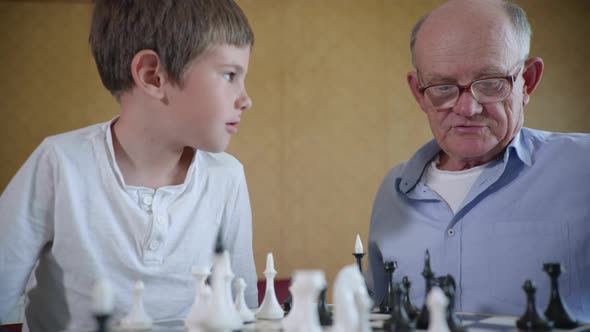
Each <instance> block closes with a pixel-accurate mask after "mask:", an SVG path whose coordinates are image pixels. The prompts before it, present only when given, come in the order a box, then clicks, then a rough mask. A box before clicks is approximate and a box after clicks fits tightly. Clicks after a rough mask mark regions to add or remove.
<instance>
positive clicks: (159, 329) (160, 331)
mask: <svg viewBox="0 0 590 332" xmlns="http://www.w3.org/2000/svg"><path fill="white" fill-rule="evenodd" d="M457 316H459V318H461V320H462V322H463V326H464V327H466V328H467V331H468V332H515V331H518V329H517V328H516V320H517V319H518V318H517V317H512V316H490V315H479V314H468V313H457ZM388 318H389V315H386V314H377V313H374V314H371V326H372V327H373V330H374V331H375V332H378V331H385V330H383V329H382V327H383V322H384V321H385V320H386V319H388ZM330 330H331V329H330V328H329V327H326V328H324V331H325V332H330ZM90 331H92V330H88V332H90ZM111 331H112V332H123V331H124V330H122V329H120V328H118V327H116V326H115V327H113V329H112V330H111ZM151 331H152V332H187V330H186V329H185V328H184V322H183V321H182V320H168V321H157V322H155V323H154V326H153V328H152V329H151ZM242 331H268V332H272V331H281V321H267V320H258V321H256V322H254V323H249V324H246V325H244V328H243V329H242ZM416 331H422V330H416ZM553 331H554V332H561V331H570V332H574V331H575V332H584V331H586V332H590V325H584V326H581V327H578V328H576V329H574V330H560V329H553ZM67 332H87V331H81V330H77V331H67ZM127 332H128V331H127Z"/></svg>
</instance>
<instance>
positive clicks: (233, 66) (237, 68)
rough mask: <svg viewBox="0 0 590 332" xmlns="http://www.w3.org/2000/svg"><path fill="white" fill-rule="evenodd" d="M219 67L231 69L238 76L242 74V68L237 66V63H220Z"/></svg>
mask: <svg viewBox="0 0 590 332" xmlns="http://www.w3.org/2000/svg"><path fill="white" fill-rule="evenodd" d="M221 66H222V67H231V68H233V69H234V70H235V72H236V73H238V74H242V73H243V72H244V67H242V66H241V65H239V64H237V63H222V64H221Z"/></svg>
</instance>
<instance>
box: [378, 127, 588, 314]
mask: <svg viewBox="0 0 590 332" xmlns="http://www.w3.org/2000/svg"><path fill="white" fill-rule="evenodd" d="M439 152H440V147H439V146H438V145H437V144H436V142H435V141H431V142H429V143H427V144H426V145H424V146H423V147H422V148H421V149H420V150H418V152H416V154H415V155H414V156H413V157H412V158H411V159H410V160H409V161H407V162H405V163H402V164H400V165H398V166H396V167H394V168H393V169H392V170H391V171H390V172H389V174H387V176H386V177H385V180H384V181H383V183H382V184H381V187H380V188H379V192H378V193H377V197H376V199H375V204H374V207H373V214H372V217H371V227H370V231H369V270H368V271H367V282H368V285H369V288H370V289H371V290H373V292H374V293H375V298H374V300H375V302H376V303H380V301H381V300H382V299H383V296H384V293H385V292H386V288H387V282H386V277H385V273H384V269H383V262H385V261H392V260H395V261H397V263H398V268H397V270H396V271H395V273H394V281H395V282H399V281H400V280H401V279H402V277H403V276H404V275H407V276H408V277H409V278H410V280H411V282H412V287H411V289H410V297H411V299H412V301H413V303H414V304H415V305H417V306H419V307H420V306H421V305H422V303H423V300H424V287H425V282H424V278H423V277H422V276H421V272H422V270H423V267H424V253H425V250H426V249H429V250H430V256H431V266H432V269H433V271H434V273H435V274H436V275H437V276H442V275H446V274H451V275H452V276H453V277H454V278H455V280H456V282H457V291H456V309H457V310H458V311H463V312H477V313H490V314H508V315H517V316H518V315H521V314H523V313H524V311H525V309H526V296H525V293H524V291H523V289H522V285H523V283H524V281H525V280H526V279H531V280H532V281H533V282H534V283H535V285H536V286H537V292H536V302H537V308H538V309H539V311H544V310H545V307H546V305H547V303H548V300H549V294H550V280H549V277H548V276H547V275H546V273H545V272H543V263H545V262H559V263H561V264H562V270H563V269H565V271H564V272H562V274H561V276H560V278H559V290H560V293H561V295H562V297H563V299H564V300H565V302H566V304H567V306H568V307H569V309H570V311H571V313H572V314H574V315H575V316H576V318H577V319H579V320H584V321H590V135H588V134H561V133H550V132H544V131H538V130H532V129H528V128H523V129H522V130H521V131H520V132H519V133H518V134H517V135H516V137H515V138H514V139H513V140H512V142H511V144H510V145H509V146H508V147H507V148H506V150H505V152H504V154H503V155H501V157H500V158H499V159H497V160H495V161H493V162H491V163H489V164H488V165H487V166H486V168H485V170H484V171H483V173H482V174H481V175H480V176H479V178H478V179H477V180H476V182H475V183H474V184H473V186H472V188H471V189H470V191H469V192H468V194H467V196H466V197H465V200H464V201H463V203H462V204H461V207H460V208H459V210H458V211H457V214H453V212H452V211H451V209H450V208H449V207H448V205H447V204H446V202H445V201H444V200H443V199H441V197H440V196H439V195H438V194H437V193H436V192H434V191H433V190H431V189H430V188H429V187H427V186H426V185H425V184H424V180H423V178H422V175H423V172H424V169H425V168H426V166H427V165H428V163H429V162H430V161H431V160H432V159H433V158H434V157H435V156H436V155H437V154H438V153H439Z"/></svg>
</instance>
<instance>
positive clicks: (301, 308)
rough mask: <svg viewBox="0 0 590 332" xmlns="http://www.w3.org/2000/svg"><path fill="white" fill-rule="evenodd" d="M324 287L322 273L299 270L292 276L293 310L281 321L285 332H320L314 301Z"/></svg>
mask: <svg viewBox="0 0 590 332" xmlns="http://www.w3.org/2000/svg"><path fill="white" fill-rule="evenodd" d="M325 286H326V277H325V276H324V272H322V271H317V270H299V271H295V273H294V275H293V285H292V286H291V293H292V294H293V308H292V309H291V311H290V312H289V314H288V315H287V316H286V317H285V319H283V321H282V326H283V330H284V331H285V332H321V331H322V327H321V326H320V319H319V316H318V310H317V306H316V305H315V303H314V302H315V301H316V300H317V299H318V296H319V295H320V291H321V290H322V288H324V287H325Z"/></svg>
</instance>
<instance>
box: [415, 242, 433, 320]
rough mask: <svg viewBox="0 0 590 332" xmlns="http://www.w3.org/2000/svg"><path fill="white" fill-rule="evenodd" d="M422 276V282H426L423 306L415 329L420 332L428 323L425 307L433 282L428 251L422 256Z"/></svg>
mask: <svg viewBox="0 0 590 332" xmlns="http://www.w3.org/2000/svg"><path fill="white" fill-rule="evenodd" d="M422 276H423V277H424V281H425V282H426V286H425V287H424V304H423V305H422V310H420V314H419V315H418V318H416V328H417V329H421V330H426V329H428V322H429V321H430V319H429V317H428V315H429V313H428V306H427V305H426V298H427V296H428V293H430V289H431V288H432V282H433V280H434V273H433V272H432V269H431V268H430V252H429V251H428V249H427V250H426V254H425V255H424V270H422Z"/></svg>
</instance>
